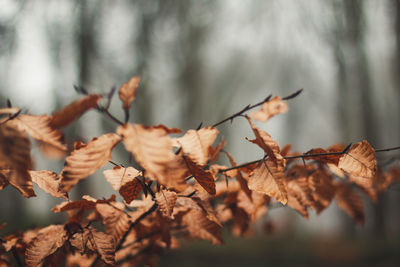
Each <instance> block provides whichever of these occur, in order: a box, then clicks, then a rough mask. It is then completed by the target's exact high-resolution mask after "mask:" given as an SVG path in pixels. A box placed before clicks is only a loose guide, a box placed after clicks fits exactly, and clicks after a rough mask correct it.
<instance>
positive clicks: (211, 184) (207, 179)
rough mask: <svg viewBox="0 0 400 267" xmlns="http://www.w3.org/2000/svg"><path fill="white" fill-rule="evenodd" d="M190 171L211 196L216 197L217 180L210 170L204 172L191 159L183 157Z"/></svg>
mask: <svg viewBox="0 0 400 267" xmlns="http://www.w3.org/2000/svg"><path fill="white" fill-rule="evenodd" d="M183 157H184V159H185V162H186V165H187V168H188V169H189V172H190V173H191V174H192V175H193V177H194V178H195V179H196V181H197V182H198V183H199V184H200V185H201V186H202V187H203V188H204V189H205V190H206V191H207V192H208V193H209V194H210V195H215V193H216V191H215V178H214V176H213V175H212V173H211V172H210V171H209V170H203V169H202V168H201V166H199V165H197V164H196V163H194V162H193V161H192V160H191V159H190V158H187V157H186V156H183Z"/></svg>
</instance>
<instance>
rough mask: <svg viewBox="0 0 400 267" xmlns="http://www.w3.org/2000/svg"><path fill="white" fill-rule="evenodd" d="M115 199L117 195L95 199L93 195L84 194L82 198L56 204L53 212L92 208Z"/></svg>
mask: <svg viewBox="0 0 400 267" xmlns="http://www.w3.org/2000/svg"><path fill="white" fill-rule="evenodd" d="M113 201H115V195H112V196H111V197H110V198H109V199H95V198H92V197H91V196H87V195H85V196H82V199H81V200H75V201H66V202H63V203H61V204H58V205H57V206H55V207H54V208H53V209H52V211H53V212H62V211H68V210H92V209H95V208H96V205H97V204H102V203H110V202H113Z"/></svg>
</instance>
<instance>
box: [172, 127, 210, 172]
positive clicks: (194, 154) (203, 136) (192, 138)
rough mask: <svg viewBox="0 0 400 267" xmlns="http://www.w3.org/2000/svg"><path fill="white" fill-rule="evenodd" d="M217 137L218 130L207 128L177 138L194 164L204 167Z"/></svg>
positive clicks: (190, 131) (189, 131)
mask: <svg viewBox="0 0 400 267" xmlns="http://www.w3.org/2000/svg"><path fill="white" fill-rule="evenodd" d="M217 135H218V130H217V129H216V128H214V127H205V128H201V129H200V130H188V131H187V132H186V134H185V135H184V136H182V137H179V138H176V141H177V143H178V144H180V145H181V147H182V151H183V152H184V153H186V154H188V156H189V157H190V158H191V160H192V161H193V162H195V163H196V164H198V165H201V166H204V165H205V164H206V163H207V161H208V158H209V151H210V147H211V145H212V144H213V143H214V141H215V138H216V137H217Z"/></svg>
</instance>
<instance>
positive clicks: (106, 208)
mask: <svg viewBox="0 0 400 267" xmlns="http://www.w3.org/2000/svg"><path fill="white" fill-rule="evenodd" d="M111 204H112V205H110V204H106V203H105V204H101V203H100V204H97V205H96V210H97V212H98V213H99V214H100V215H101V217H102V219H103V224H104V225H105V226H106V233H107V234H109V235H111V236H112V237H113V238H114V243H115V244H116V243H117V242H119V240H120V239H121V237H122V236H123V235H124V234H125V233H126V231H128V229H129V225H130V223H131V219H130V217H129V216H128V215H127V214H126V213H125V212H124V208H125V206H124V204H122V203H121V202H115V203H114V202H112V203H111Z"/></svg>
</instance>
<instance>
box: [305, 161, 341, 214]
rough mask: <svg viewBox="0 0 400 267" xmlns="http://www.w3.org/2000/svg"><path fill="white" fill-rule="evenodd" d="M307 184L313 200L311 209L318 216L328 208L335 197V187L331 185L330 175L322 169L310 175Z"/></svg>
mask: <svg viewBox="0 0 400 267" xmlns="http://www.w3.org/2000/svg"><path fill="white" fill-rule="evenodd" d="M308 182H309V187H310V188H311V190H312V196H313V199H314V206H312V207H311V208H313V209H315V210H316V211H317V214H319V213H320V212H322V211H323V210H324V209H325V208H326V207H328V206H329V204H330V203H331V201H332V199H333V197H334V196H335V186H334V185H333V183H332V175H331V174H329V173H327V172H326V171H325V170H323V169H319V170H317V171H315V172H314V173H312V174H311V176H310V177H309V180H308Z"/></svg>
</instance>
